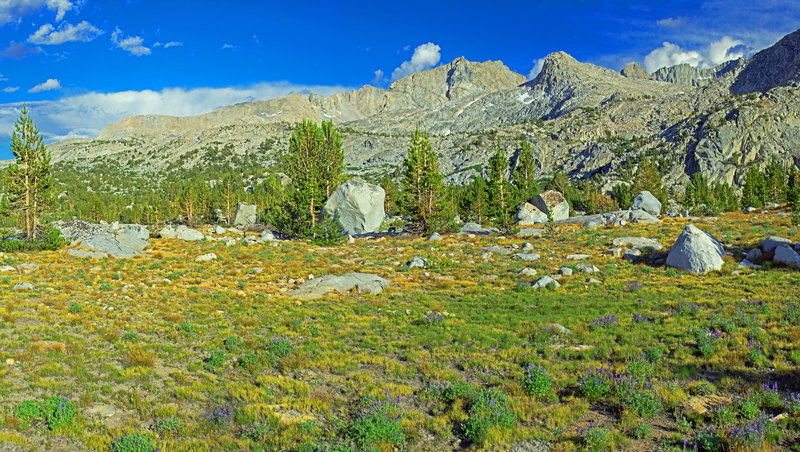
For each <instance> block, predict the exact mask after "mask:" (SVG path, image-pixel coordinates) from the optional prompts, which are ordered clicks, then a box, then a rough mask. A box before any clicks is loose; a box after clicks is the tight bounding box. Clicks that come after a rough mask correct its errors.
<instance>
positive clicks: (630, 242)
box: [611, 237, 664, 251]
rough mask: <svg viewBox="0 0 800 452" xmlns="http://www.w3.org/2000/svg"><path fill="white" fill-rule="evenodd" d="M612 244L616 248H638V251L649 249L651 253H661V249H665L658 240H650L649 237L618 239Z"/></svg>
mask: <svg viewBox="0 0 800 452" xmlns="http://www.w3.org/2000/svg"><path fill="white" fill-rule="evenodd" d="M611 243H613V244H614V246H618V247H625V248H636V249H638V250H647V249H649V250H651V251H661V249H662V248H664V245H662V244H661V243H660V242H659V241H658V240H653V239H649V238H647V237H618V238H616V239H614V240H613V241H612V242H611Z"/></svg>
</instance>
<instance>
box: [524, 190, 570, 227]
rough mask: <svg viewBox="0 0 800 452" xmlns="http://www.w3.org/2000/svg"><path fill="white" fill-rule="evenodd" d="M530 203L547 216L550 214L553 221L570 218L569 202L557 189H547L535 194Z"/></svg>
mask: <svg viewBox="0 0 800 452" xmlns="http://www.w3.org/2000/svg"><path fill="white" fill-rule="evenodd" d="M530 203H531V204H533V205H534V206H535V207H536V208H538V209H539V210H541V211H542V212H543V213H544V214H545V216H547V215H548V214H549V215H550V217H551V218H552V219H553V221H561V220H566V219H567V218H569V203H568V202H567V200H566V198H564V195H562V194H561V193H559V192H557V191H555V190H547V191H546V192H544V193H540V194H538V195H536V196H534V198H533V199H531V200H530Z"/></svg>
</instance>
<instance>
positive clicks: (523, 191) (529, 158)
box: [512, 141, 539, 201]
mask: <svg viewBox="0 0 800 452" xmlns="http://www.w3.org/2000/svg"><path fill="white" fill-rule="evenodd" d="M535 169H536V162H535V160H534V158H533V150H532V149H531V145H530V143H528V142H527V141H523V142H522V143H520V150H519V152H518V153H517V164H516V165H515V166H514V174H513V175H512V177H513V180H514V185H515V186H516V188H517V192H518V193H519V197H520V198H521V200H522V201H528V200H530V199H532V198H533V197H534V196H536V195H538V194H539V184H538V183H537V182H536V179H534V171H535Z"/></svg>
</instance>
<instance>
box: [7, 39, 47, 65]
mask: <svg viewBox="0 0 800 452" xmlns="http://www.w3.org/2000/svg"><path fill="white" fill-rule="evenodd" d="M41 51H42V49H41V48H40V47H28V46H26V45H25V44H23V43H21V42H15V41H11V42H10V43H9V44H8V47H6V48H5V49H3V50H0V60H2V59H3V58H11V59H12V60H17V61H22V60H24V59H25V57H26V56H28V55H35V54H37V53H39V52H41Z"/></svg>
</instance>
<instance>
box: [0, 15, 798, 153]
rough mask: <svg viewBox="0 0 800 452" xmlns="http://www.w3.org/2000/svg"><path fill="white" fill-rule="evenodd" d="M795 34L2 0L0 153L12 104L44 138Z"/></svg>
mask: <svg viewBox="0 0 800 452" xmlns="http://www.w3.org/2000/svg"><path fill="white" fill-rule="evenodd" d="M797 28H800V2H797V1H796V0H755V1H754V0H746V1H745V0H705V1H685V0H663V1H638V2H630V1H610V0H609V1H589V0H585V1H581V0H561V1H551V0H541V1H531V0H528V1H519V2H514V1H507V2H486V1H459V2H455V1H451V2H437V1H430V0H429V1H405V2H346V1H340V2H330V1H326V2H316V1H306V2H271V1H249V0H231V1H216V2H212V1H205V0H195V1H175V0H169V1H163V0H162V1H154V0H128V1H102V2H101V1H93V0H0V159H2V158H11V153H10V150H9V148H8V142H9V140H10V135H11V132H12V130H13V123H14V121H15V120H16V118H17V117H18V115H19V109H20V106H21V103H22V102H27V103H28V106H29V108H30V109H31V111H32V114H33V116H34V120H35V121H36V122H37V123H38V124H39V126H40V129H41V130H42V132H43V133H44V134H45V137H46V139H47V140H48V141H54V140H57V139H62V138H67V137H94V136H96V135H97V133H99V131H100V130H102V128H103V127H105V126H106V125H108V124H109V123H112V122H116V121H118V120H120V119H122V118H123V117H125V116H128V115H133V114H147V113H159V114H171V115H193V114H200V113H204V112H207V111H210V110H212V109H214V108H217V107H220V106H223V105H230V104H233V103H236V102H242V101H246V100H252V99H264V98H270V97H276V96H280V95H285V94H288V93H290V92H298V91H299V92H310V91H313V92H318V93H320V94H330V93H332V92H335V91H341V90H346V89H354V88H358V87H360V86H362V85H365V84H372V85H375V86H380V87H383V88H386V87H388V86H389V84H390V82H391V81H392V79H395V78H398V77H401V76H403V75H407V74H408V73H411V72H414V71H417V70H424V69H428V68H430V67H434V66H437V65H440V64H444V63H447V62H449V61H451V60H453V59H455V58H457V57H459V56H465V57H466V58H467V59H469V60H473V61H486V60H502V61H503V62H504V63H505V64H506V65H507V66H508V67H509V68H511V69H512V70H514V71H516V72H519V73H522V74H524V75H527V76H530V77H533V76H535V73H536V71H537V68H538V67H539V66H538V65H537V63H538V62H540V61H541V59H542V58H543V57H544V56H546V55H547V54H549V53H551V52H554V51H558V50H563V51H566V52H567V53H570V54H571V55H573V56H574V57H576V58H577V59H578V60H580V61H586V62H591V63H595V64H599V65H602V66H606V67H610V68H613V69H620V68H621V67H623V66H624V65H625V64H627V63H630V62H633V61H636V62H638V63H640V64H642V65H643V66H644V67H645V68H646V69H647V70H648V71H651V72H652V71H653V70H655V69H657V68H658V67H661V66H669V65H673V64H678V63H683V62H686V63H690V64H693V65H695V66H698V67H709V66H713V65H715V64H719V63H721V62H723V61H725V60H727V59H730V58H735V57H739V56H745V57H747V56H750V55H752V54H753V53H754V52H756V51H758V50H760V49H763V48H764V47H767V46H769V45H771V44H773V43H774V42H775V41H776V40H777V39H779V38H780V37H781V36H783V35H785V34H787V33H789V32H792V31H794V30H795V29H797Z"/></svg>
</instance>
